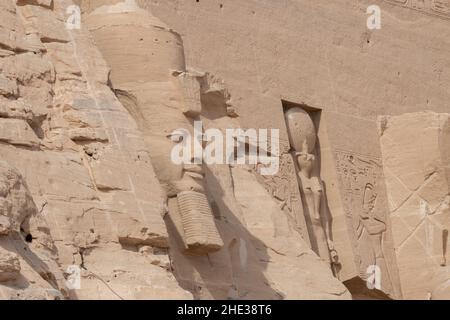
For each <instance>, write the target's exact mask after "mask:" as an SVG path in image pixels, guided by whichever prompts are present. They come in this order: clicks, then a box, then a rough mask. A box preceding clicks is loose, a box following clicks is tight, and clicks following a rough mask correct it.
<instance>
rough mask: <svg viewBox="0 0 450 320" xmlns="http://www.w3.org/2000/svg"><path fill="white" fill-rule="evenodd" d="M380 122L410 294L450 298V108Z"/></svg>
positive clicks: (396, 238)
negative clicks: (449, 237)
mask: <svg viewBox="0 0 450 320" xmlns="http://www.w3.org/2000/svg"><path fill="white" fill-rule="evenodd" d="M380 124H381V130H382V135H381V150H382V152H383V165H384V173H385V179H386V186H387V191H388V195H389V207H390V211H391V212H390V215H391V221H392V233H393V235H394V246H395V251H396V255H397V261H398V266H399V271H400V279H401V285H402V290H403V294H404V297H405V298H407V299H427V298H429V297H431V298H433V299H449V298H450V291H449V290H450V289H449V287H448V281H449V278H448V271H449V269H448V268H449V267H448V252H447V250H448V249H447V246H448V232H449V228H450V184H449V183H450V180H449V178H450V176H449V172H450V171H449V170H450V167H449V165H450V158H449V157H448V155H449V154H448V151H449V150H450V149H449V147H450V145H449V142H450V114H448V113H434V112H430V111H429V112H420V113H409V114H404V115H401V116H394V117H386V118H381V119H380ZM419 270H420V272H418V271H419Z"/></svg>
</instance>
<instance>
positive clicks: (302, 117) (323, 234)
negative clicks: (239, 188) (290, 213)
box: [285, 107, 338, 274]
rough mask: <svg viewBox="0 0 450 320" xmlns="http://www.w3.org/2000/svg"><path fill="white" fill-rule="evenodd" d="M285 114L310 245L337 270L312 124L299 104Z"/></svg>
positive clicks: (315, 136)
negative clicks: (317, 164)
mask: <svg viewBox="0 0 450 320" xmlns="http://www.w3.org/2000/svg"><path fill="white" fill-rule="evenodd" d="M285 116H286V123H287V126H288V132H289V140H290V143H291V147H292V149H293V151H292V154H293V157H294V160H295V163H296V166H297V170H298V174H297V176H298V182H299V185H300V191H301V195H302V198H303V199H302V200H303V211H304V215H305V220H306V223H307V226H308V233H309V238H310V242H311V246H312V249H313V250H314V252H316V253H317V254H318V255H319V256H320V257H321V258H322V259H324V260H326V261H328V262H330V264H331V267H332V269H333V271H334V272H335V274H337V265H338V256H337V253H336V250H335V249H334V245H333V241H332V238H331V230H330V215H329V212H328V207H327V206H326V205H325V203H326V198H325V194H324V188H323V184H322V181H321V179H320V175H319V172H318V171H319V170H318V168H317V166H316V155H315V154H314V153H315V151H316V143H317V135H316V128H315V125H314V122H313V120H312V119H311V116H310V115H309V114H308V113H307V112H306V111H305V110H303V109H302V108H300V107H294V108H290V109H289V110H287V111H286V114H285Z"/></svg>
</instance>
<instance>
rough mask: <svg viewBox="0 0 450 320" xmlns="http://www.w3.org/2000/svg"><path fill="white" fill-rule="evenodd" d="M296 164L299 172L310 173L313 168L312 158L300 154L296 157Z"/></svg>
mask: <svg viewBox="0 0 450 320" xmlns="http://www.w3.org/2000/svg"><path fill="white" fill-rule="evenodd" d="M297 162H298V165H299V167H300V169H301V170H305V171H307V172H311V170H312V169H313V168H314V156H313V155H310V154H305V153H303V154H300V155H298V157H297Z"/></svg>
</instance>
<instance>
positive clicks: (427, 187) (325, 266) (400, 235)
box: [0, 0, 450, 299]
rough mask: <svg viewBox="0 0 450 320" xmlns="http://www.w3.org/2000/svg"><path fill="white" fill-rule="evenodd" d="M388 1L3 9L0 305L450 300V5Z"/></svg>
mask: <svg viewBox="0 0 450 320" xmlns="http://www.w3.org/2000/svg"><path fill="white" fill-rule="evenodd" d="M392 3H394V4H395V3H397V4H398V3H399V2H398V1H397V2H393V1H385V2H383V4H385V6H383V10H386V11H383V12H384V13H385V12H387V14H383V19H384V20H383V28H382V29H381V30H376V31H371V32H368V31H367V29H366V21H365V19H366V16H365V15H364V14H363V13H364V12H365V11H366V7H367V6H368V5H369V3H368V1H360V2H358V3H357V4H355V3H354V1H351V0H345V1H339V2H335V3H334V2H326V3H325V2H320V1H319V2H318V1H313V0H299V1H290V0H286V1H269V0H264V1H259V0H258V1H256V0H248V1H246V2H245V3H243V2H242V1H237V0H227V1H223V3H221V4H220V5H219V4H218V3H217V2H214V1H196V2H194V1H192V2H191V1H184V0H165V1H146V0H74V1H71V0H58V1H54V0H4V1H1V2H0V299H193V298H194V299H350V298H352V295H353V298H357V299H359V298H362V299H364V298H394V299H401V298H406V299H414V298H417V299H428V298H432V299H441V298H444V299H449V298H450V297H449V288H448V281H449V279H448V276H447V274H448V270H447V269H448V267H447V265H448V253H447V246H448V243H449V239H448V229H449V227H450V226H449V220H448V218H449V217H448V216H449V214H450V211H449V205H450V204H449V201H450V185H449V181H450V167H449V166H450V120H449V119H450V116H449V113H448V112H450V109H449V105H448V101H449V98H450V96H449V91H448V90H447V88H448V85H449V83H450V74H449V73H448V68H447V66H448V65H449V63H450V60H449V56H448V52H449V50H450V45H449V43H448V41H447V39H446V38H445V36H444V35H445V34H446V32H447V31H448V30H447V29H448V25H447V24H446V23H447V22H448V19H450V16H449V15H448V12H450V11H445V10H442V8H443V7H442V5H440V6H438V7H436V8H432V7H424V8H421V9H420V10H409V9H408V8H403V7H401V6H396V5H393V4H392ZM408 4H409V2H408V3H407V4H406V6H408ZM73 5H79V6H80V8H81V13H82V21H81V25H80V26H81V29H77V28H72V27H68V25H67V24H66V23H67V21H68V19H69V12H70V14H72V15H73V14H75V16H72V18H74V17H75V18H76V14H77V10H75V11H73V10H68V9H69V8H72V9H73V8H75V9H76V7H71V6H73ZM444 9H445V8H444ZM449 10H450V8H449ZM422 13H426V15H422ZM193 17H195V19H194V18H193ZM425 22H426V23H425ZM357 25H360V28H355V26H357ZM175 30H176V31H175ZM447 33H448V32H447ZM430 34H432V35H433V36H432V37H430V36H429V35H430ZM418 44H419V45H418ZM425 109H426V110H428V109H429V110H433V111H429V112H420V111H423V110H425ZM292 113H296V114H301V118H300V120H298V121H297V120H296V119H293V120H292V119H290V118H289V115H291V114H292ZM379 116H382V117H380V118H379V119H378V122H377V118H378V117H379ZM195 120H201V121H202V122H203V125H204V129H217V130H218V131H219V132H221V133H225V132H226V130H227V129H231V128H240V127H242V128H257V129H271V128H274V129H279V130H280V131H279V132H280V157H279V159H280V166H279V171H278V173H277V174H275V175H273V176H263V175H261V174H260V173H258V167H259V165H260V164H258V165H228V164H227V165H219V164H204V165H202V166H199V165H186V164H184V165H177V164H174V163H173V161H172V160H171V158H170V153H171V150H172V148H173V146H174V145H175V140H173V139H172V138H174V135H173V131H174V130H176V129H180V128H183V129H186V130H187V131H188V132H192V131H193V122H194V121H195ZM296 121H297V122H296ZM295 123H300V127H295ZM291 125H294V127H293V126H291ZM267 151H270V152H275V151H274V150H267ZM370 270H372V271H373V270H376V271H377V270H379V272H380V273H381V279H380V281H378V282H377V281H375V283H372V282H370V281H371V279H373V278H372V277H371V275H372V274H371V272H372V271H370ZM377 272H378V271H377ZM344 284H345V285H344ZM371 285H373V286H375V289H377V290H372V289H373V288H369V287H370V286H371ZM368 286H369V287H368Z"/></svg>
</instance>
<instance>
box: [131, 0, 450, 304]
mask: <svg viewBox="0 0 450 320" xmlns="http://www.w3.org/2000/svg"><path fill="white" fill-rule="evenodd" d="M138 2H139V3H140V5H141V6H142V7H145V8H148V9H150V10H151V11H152V12H153V14H154V15H156V16H157V17H159V18H160V19H161V20H163V21H164V22H165V23H167V24H168V25H170V26H171V27H173V28H174V29H176V30H177V31H178V32H180V33H181V35H182V37H183V40H184V43H185V48H186V59H187V64H188V65H189V66H191V67H193V68H198V69H203V70H209V71H210V72H212V73H214V74H216V75H218V76H220V77H221V78H223V79H224V80H225V81H226V83H227V85H228V86H229V89H230V91H231V92H232V93H233V101H234V104H235V107H236V108H237V111H238V113H239V115H240V121H241V124H243V125H244V126H246V127H250V128H254V127H256V128H266V127H269V128H270V127H274V128H281V129H282V130H281V135H282V137H283V141H284V142H283V143H284V145H285V151H286V150H287V149H289V146H288V142H287V137H286V135H285V134H286V130H285V129H284V125H285V124H284V119H283V109H282V102H281V101H282V100H286V101H289V102H292V103H298V104H305V105H307V106H308V107H311V108H315V109H319V110H322V114H321V116H320V121H319V123H318V127H319V129H318V131H319V140H320V144H321V170H322V174H321V175H322V179H323V180H324V181H325V183H327V182H328V184H327V196H328V204H329V206H330V211H331V214H332V216H333V218H334V221H333V230H334V233H335V242H336V246H337V248H338V251H339V254H340V258H341V260H342V261H344V262H346V263H344V264H343V269H342V271H341V280H348V279H351V278H352V277H354V276H355V275H357V274H358V272H361V270H359V271H358V270H357V269H358V262H356V263H355V264H354V265H352V264H351V263H348V261H351V260H352V259H353V260H356V261H357V260H358V257H357V256H358V255H359V254H358V250H360V249H358V244H355V243H357V240H355V239H352V232H353V231H352V230H351V229H352V228H353V227H355V224H356V222H355V217H352V218H350V222H349V219H345V214H346V212H347V213H348V208H351V207H352V206H354V205H355V202H358V201H359V200H358V198H357V197H356V198H353V199H352V196H350V199H349V197H348V194H349V193H352V191H354V189H352V186H349V185H348V184H347V183H346V181H348V180H349V179H352V178H356V179H359V178H358V177H357V175H356V176H355V177H352V176H348V175H346V172H345V168H346V165H345V163H347V164H348V161H347V160H346V159H350V158H349V157H355V158H357V159H358V160H359V161H360V163H361V164H362V163H371V165H369V166H368V167H365V166H364V165H360V166H359V167H358V165H356V167H358V168H359V169H362V170H372V171H373V172H376V173H375V174H377V175H382V169H381V167H382V159H381V153H380V148H379V136H378V130H377V124H376V119H377V116H379V115H399V114H403V113H408V112H416V111H422V110H433V111H436V112H449V111H450V103H449V101H450V100H449V97H450V90H448V88H449V82H450V71H449V66H450V56H449V55H448V52H449V50H450V39H449V37H448V34H449V31H450V16H449V14H447V15H441V16H440V17H438V16H437V15H434V14H429V13H430V12H431V11H430V10H429V9H427V8H421V7H420V6H418V7H416V9H411V8H405V7H401V6H398V5H394V4H392V3H394V2H397V3H399V2H400V1H390V2H388V1H346V0H342V1H325V0H322V1H320V0H319V1H316V0H298V1H292V0H280V1H269V0H262V1H256V0H249V1H245V2H242V1H237V0H217V1H204V0H199V1H196V0H192V1H181V0H167V1H150V0H148V1H146V0H140V1H138ZM429 2H430V1H426V4H427V5H429ZM408 3H409V4H410V6H412V5H414V4H413V3H412V2H411V1H409V2H408ZM430 3H431V2H430ZM372 4H377V5H379V6H380V7H381V9H382V17H381V18H382V27H381V29H380V30H373V31H370V30H368V29H367V27H366V20H367V17H368V15H367V14H366V9H367V7H368V6H369V5H372ZM446 17H448V18H449V19H446ZM372 165H373V166H372ZM380 179H381V180H383V179H382V178H380ZM363 183H364V182H360V184H363ZM358 187H359V186H358V185H356V186H355V187H353V188H358ZM384 189H385V187H384V183H380V185H379V193H378V194H379V198H378V199H379V201H381V202H383V204H379V205H380V206H381V208H380V210H383V211H384V212H385V213H387V212H389V206H388V204H387V195H386V192H385V191H384ZM386 219H387V221H386V223H387V224H388V225H390V222H389V217H387V218H386ZM346 220H347V221H346ZM355 229H356V227H355ZM390 229H391V228H388V230H387V232H386V236H385V237H384V242H385V245H386V247H387V249H386V251H387V252H388V254H387V255H388V256H390V260H391V261H390V263H391V264H393V265H396V262H395V255H394V254H393V243H392V236H391V235H390ZM351 244H353V249H351V248H350V246H351ZM355 246H356V247H355ZM355 252H356V254H355ZM386 258H387V257H386ZM362 259H364V258H362ZM354 266H355V267H354ZM392 268H393V269H394V270H391V273H392V274H391V276H392V278H394V280H393V282H394V283H397V284H396V285H395V286H396V287H397V290H394V291H397V296H398V295H399V291H400V287H401V286H400V283H399V282H400V280H399V278H398V276H397V275H396V270H395V269H396V268H397V267H396V266H393V267H392ZM363 271H364V270H363ZM394 296H395V294H394Z"/></svg>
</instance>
